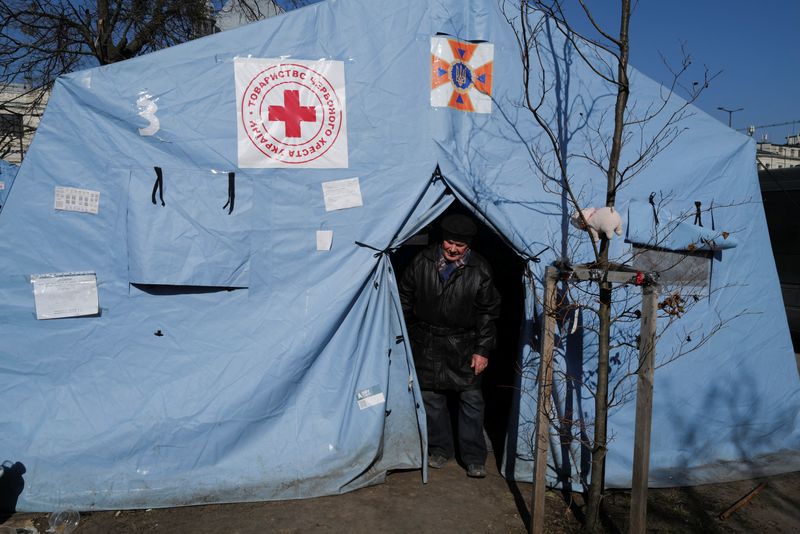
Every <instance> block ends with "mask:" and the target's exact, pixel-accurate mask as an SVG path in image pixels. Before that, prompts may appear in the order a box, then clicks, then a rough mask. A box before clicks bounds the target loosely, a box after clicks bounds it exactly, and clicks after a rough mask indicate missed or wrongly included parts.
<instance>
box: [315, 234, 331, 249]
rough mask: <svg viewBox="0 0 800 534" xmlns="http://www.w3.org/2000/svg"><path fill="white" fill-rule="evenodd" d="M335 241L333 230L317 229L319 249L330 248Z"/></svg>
mask: <svg viewBox="0 0 800 534" xmlns="http://www.w3.org/2000/svg"><path fill="white" fill-rule="evenodd" d="M332 243H333V230H317V250H330V249H331V244H332Z"/></svg>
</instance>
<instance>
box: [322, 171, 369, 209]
mask: <svg viewBox="0 0 800 534" xmlns="http://www.w3.org/2000/svg"><path fill="white" fill-rule="evenodd" d="M322 195H323V196H324V198H325V211H334V210H343V209H347V208H357V207H359V206H363V205H364V203H363V201H362V199H361V186H360V185H359V183H358V178H347V179H345V180H334V181H332V182H322Z"/></svg>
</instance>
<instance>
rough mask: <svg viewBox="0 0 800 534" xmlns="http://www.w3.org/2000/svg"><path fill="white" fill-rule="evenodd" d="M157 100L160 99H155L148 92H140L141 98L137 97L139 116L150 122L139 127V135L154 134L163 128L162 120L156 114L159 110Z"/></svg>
mask: <svg viewBox="0 0 800 534" xmlns="http://www.w3.org/2000/svg"><path fill="white" fill-rule="evenodd" d="M156 100H158V99H157V98H156V99H155V100H154V99H153V96H152V95H149V94H147V93H142V94H140V95H139V98H137V99H136V108H137V110H138V113H139V116H140V117H142V118H143V119H145V120H146V121H147V123H148V124H147V126H145V127H144V128H139V135H141V136H148V135H154V134H155V133H156V132H157V131H158V130H159V129H160V128H161V122H160V121H159V120H158V117H157V116H156V112H157V111H158V104H156Z"/></svg>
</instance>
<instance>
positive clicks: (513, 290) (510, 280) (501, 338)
mask: <svg viewBox="0 0 800 534" xmlns="http://www.w3.org/2000/svg"><path fill="white" fill-rule="evenodd" d="M453 213H462V214H465V215H469V216H471V217H472V218H473V219H474V220H475V222H476V223H477V225H478V235H477V237H476V239H475V243H474V244H473V248H474V249H475V250H476V251H477V252H479V253H480V254H481V255H482V256H483V257H485V258H486V259H487V260H488V261H489V263H490V264H491V265H492V269H493V270H494V283H495V286H496V287H497V289H498V291H500V294H501V295H502V299H503V303H502V308H501V312H500V318H499V319H498V321H497V348H496V349H495V351H494V353H493V354H492V356H491V362H490V364H489V367H488V368H487V369H486V371H485V373H486V374H485V375H484V379H483V394H484V398H485V400H486V417H485V421H484V428H485V430H486V434H487V436H488V438H489V441H490V442H491V447H490V449H491V451H492V452H491V453H490V458H491V457H492V455H493V456H494V458H495V461H496V463H497V465H498V466H500V465H501V464H502V461H503V448H504V447H505V437H506V430H507V428H508V421H509V415H510V412H511V408H512V400H513V397H514V392H515V388H516V387H517V386H516V385H515V384H518V377H516V368H517V365H516V364H517V361H518V353H519V341H520V339H519V338H520V331H521V329H520V325H521V324H522V321H523V318H524V306H523V304H524V295H525V293H524V288H523V284H522V277H523V272H524V268H525V262H524V260H523V259H521V258H520V257H519V255H517V254H516V253H515V252H514V251H513V250H511V248H509V246H508V245H507V244H506V243H505V242H504V240H503V239H502V238H501V237H500V236H498V235H497V234H496V233H495V232H494V231H493V230H492V229H490V228H489V227H488V226H486V225H485V224H483V223H481V222H480V221H479V220H477V219H476V218H475V217H474V215H472V214H471V211H470V210H469V209H468V208H466V207H465V206H464V205H463V204H461V203H460V202H459V201H458V200H453V202H452V204H450V205H449V206H448V207H447V209H446V210H445V211H444V212H443V213H442V214H440V215H439V216H438V217H437V218H436V219H434V220H433V221H432V222H431V223H430V224H428V225H427V226H425V227H424V228H423V229H422V230H420V231H419V232H417V233H416V234H415V235H414V236H412V237H410V238H409V239H407V240H406V241H405V242H404V243H403V244H402V245H401V246H400V247H399V248H398V249H397V250H396V251H395V252H394V253H393V254H392V255H391V261H392V267H393V269H394V271H395V273H396V274H397V278H398V280H399V279H400V278H401V277H402V275H403V272H404V271H405V268H406V267H407V266H408V264H409V263H410V262H411V260H412V259H413V258H414V256H416V255H417V254H418V253H419V252H420V251H421V250H422V249H423V248H425V247H426V246H427V245H429V244H433V243H436V242H438V241H440V240H441V233H440V230H439V222H440V220H441V219H442V218H443V217H445V216H447V215H450V214H453ZM450 413H451V414H454V413H457V412H456V411H455V410H454V409H453V407H451V412H450Z"/></svg>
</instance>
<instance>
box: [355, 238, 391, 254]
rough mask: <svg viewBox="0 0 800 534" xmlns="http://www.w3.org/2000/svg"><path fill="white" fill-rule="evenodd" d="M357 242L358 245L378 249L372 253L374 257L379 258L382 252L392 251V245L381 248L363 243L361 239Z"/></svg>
mask: <svg viewBox="0 0 800 534" xmlns="http://www.w3.org/2000/svg"><path fill="white" fill-rule="evenodd" d="M355 244H356V245H358V246H359V247H364V248H368V249H370V250H375V251H377V252H375V254H373V255H372V257H373V258H377V257H378V256H380V255H382V254H388V253H390V252H391V251H392V248H391V247H386V248H385V249H383V250H381V249H379V248H375V247H373V246H372V245H367V244H366V243H362V242H361V241H355Z"/></svg>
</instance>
